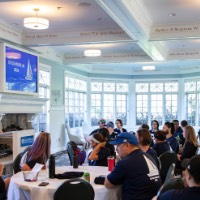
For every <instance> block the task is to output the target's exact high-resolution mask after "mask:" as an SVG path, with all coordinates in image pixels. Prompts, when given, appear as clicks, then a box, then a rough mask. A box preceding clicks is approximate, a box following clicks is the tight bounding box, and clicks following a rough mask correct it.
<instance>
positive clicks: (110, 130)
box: [105, 121, 117, 140]
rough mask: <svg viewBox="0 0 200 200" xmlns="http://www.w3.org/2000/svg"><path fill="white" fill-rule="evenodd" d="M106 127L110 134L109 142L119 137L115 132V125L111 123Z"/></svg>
mask: <svg viewBox="0 0 200 200" xmlns="http://www.w3.org/2000/svg"><path fill="white" fill-rule="evenodd" d="M105 126H106V128H107V129H108V132H109V140H114V139H115V138H116V136H117V133H115V132H114V123H113V122H112V121H109V122H107V123H106V125H105Z"/></svg>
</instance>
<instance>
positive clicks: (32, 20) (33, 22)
mask: <svg viewBox="0 0 200 200" xmlns="http://www.w3.org/2000/svg"><path fill="white" fill-rule="evenodd" d="M33 10H34V11H35V17H26V18H24V27H26V28H30V29H37V30H42V29H47V28H49V20H48V19H44V18H40V17H38V16H37V12H38V11H39V10H40V9H39V8H34V9H33Z"/></svg>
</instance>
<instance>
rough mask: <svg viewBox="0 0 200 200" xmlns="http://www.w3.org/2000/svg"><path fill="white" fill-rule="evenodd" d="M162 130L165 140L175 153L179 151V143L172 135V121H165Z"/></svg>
mask: <svg viewBox="0 0 200 200" xmlns="http://www.w3.org/2000/svg"><path fill="white" fill-rule="evenodd" d="M163 131H165V132H166V137H167V142H168V143H169V145H170V147H171V148H172V150H173V151H174V152H175V153H178V152H179V143H178V140H177V138H175V137H174V123H170V122H165V124H164V126H163Z"/></svg>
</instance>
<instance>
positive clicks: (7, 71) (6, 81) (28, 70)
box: [1, 44, 38, 95]
mask: <svg viewBox="0 0 200 200" xmlns="http://www.w3.org/2000/svg"><path fill="white" fill-rule="evenodd" d="M1 57H2V59H3V60H2V61H3V62H2V65H1V68H2V72H3V73H2V76H3V77H1V78H2V81H1V92H8V93H17V94H29V95H30V94H31V95H33V94H34V95H35V94H37V95H38V56H37V55H34V54H32V53H30V52H28V51H25V50H21V49H19V48H16V47H13V46H10V45H6V44H4V45H3V47H2V51H1Z"/></svg>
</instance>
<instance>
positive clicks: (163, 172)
mask: <svg viewBox="0 0 200 200" xmlns="http://www.w3.org/2000/svg"><path fill="white" fill-rule="evenodd" d="M159 162H160V170H159V171H160V177H161V180H162V182H163V183H164V181H165V178H166V176H167V172H168V170H169V168H170V166H171V165H172V163H174V164H176V162H177V155H176V153H175V152H174V151H166V152H164V153H163V154H161V155H160V157H159Z"/></svg>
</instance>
